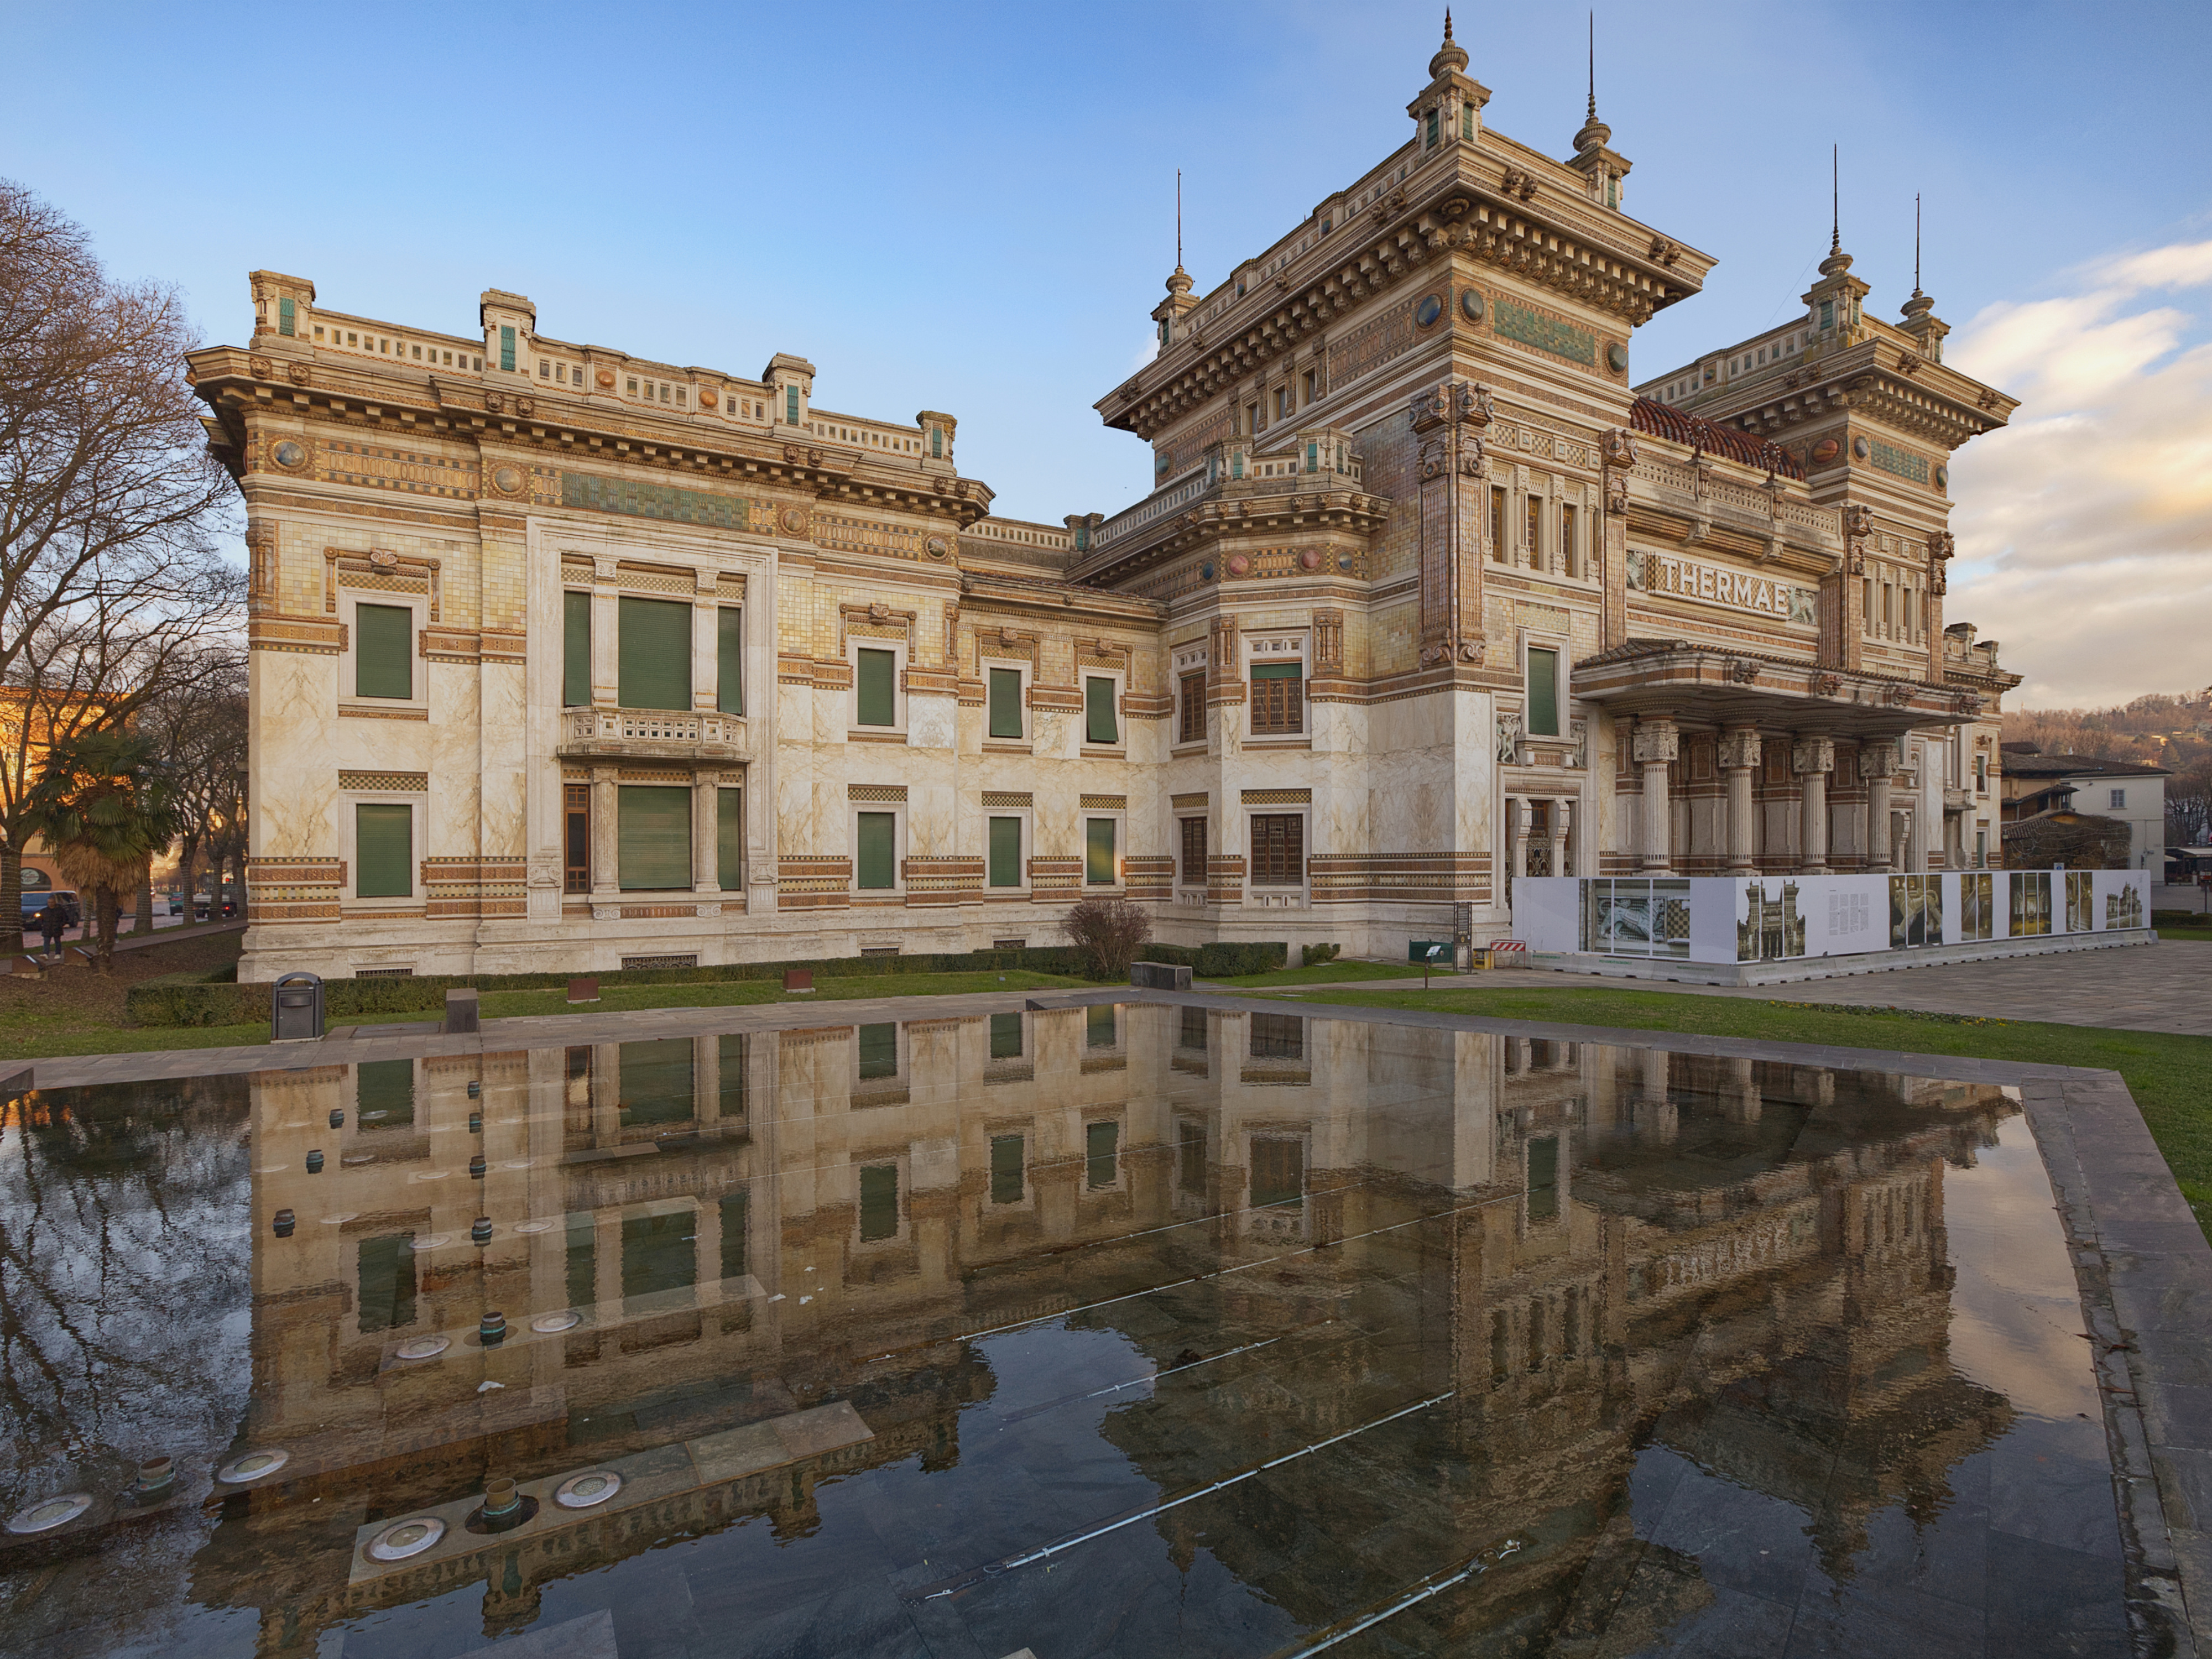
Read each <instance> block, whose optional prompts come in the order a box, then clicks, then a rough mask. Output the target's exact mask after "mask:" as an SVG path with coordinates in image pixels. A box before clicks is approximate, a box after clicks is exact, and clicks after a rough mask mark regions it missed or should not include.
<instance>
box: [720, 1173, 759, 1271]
mask: <svg viewBox="0 0 2212 1659" xmlns="http://www.w3.org/2000/svg"><path fill="white" fill-rule="evenodd" d="M751 1198H752V1194H750V1193H732V1194H729V1196H727V1197H726V1198H725V1199H723V1200H722V1277H723V1278H724V1279H743V1278H744V1276H745V1275H746V1274H747V1273H750V1272H751V1271H752V1270H751V1268H750V1267H748V1266H747V1265H746V1261H747V1258H748V1255H749V1254H750V1252H749V1251H748V1250H747V1249H746V1244H747V1240H746V1237H745V1223H746V1221H747V1220H748V1219H749V1218H750V1210H751V1208H752V1205H751V1202H750V1200H751Z"/></svg>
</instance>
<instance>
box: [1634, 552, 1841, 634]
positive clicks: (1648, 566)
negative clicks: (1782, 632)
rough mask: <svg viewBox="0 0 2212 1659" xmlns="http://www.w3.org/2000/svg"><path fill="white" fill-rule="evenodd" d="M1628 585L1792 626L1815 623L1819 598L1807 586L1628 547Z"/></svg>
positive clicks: (1639, 589)
mask: <svg viewBox="0 0 2212 1659" xmlns="http://www.w3.org/2000/svg"><path fill="white" fill-rule="evenodd" d="M1628 585H1629V586H1630V587H1631V588H1632V589H1633V590H1635V591H1636V592H1644V593H1664V594H1667V595H1668V596H1669V597H1671V598H1674V599H1702V600H1704V601H1705V603H1706V604H1707V605H1729V606H1733V607H1734V608H1735V609H1736V610H1739V611H1759V612H1762V613H1763V614H1765V615H1766V616H1769V617H1778V618H1780V619H1781V620H1782V621H1784V622H1793V623H1809V622H1812V621H1813V620H1814V605H1815V603H1816V601H1817V600H1818V599H1819V597H1820V596H1819V594H1818V593H1817V592H1815V591H1814V589H1812V588H1809V587H1796V586H1791V585H1790V583H1788V582H1778V581H1776V580H1773V579H1772V578H1771V577H1768V576H1760V575H1757V574H1753V572H1751V571H1748V570H1731V569H1729V568H1728V567H1727V566H1725V565H1717V564H1707V563H1705V562H1704V561H1703V560H1702V559H1685V558H1681V557H1680V556H1677V555H1675V554H1673V553H1639V552H1638V551H1636V550H1634V549H1633V548H1631V549H1630V550H1629V554H1628Z"/></svg>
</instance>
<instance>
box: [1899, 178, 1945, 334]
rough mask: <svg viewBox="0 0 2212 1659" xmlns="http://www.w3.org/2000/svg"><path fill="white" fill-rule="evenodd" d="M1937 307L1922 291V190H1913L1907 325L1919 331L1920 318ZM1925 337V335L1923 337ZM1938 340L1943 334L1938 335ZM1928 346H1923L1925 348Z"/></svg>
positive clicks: (1906, 304)
mask: <svg viewBox="0 0 2212 1659" xmlns="http://www.w3.org/2000/svg"><path fill="white" fill-rule="evenodd" d="M1935 309H1936V302H1935V301H1933V300H1931V299H1929V297H1928V296H1927V295H1925V294H1923V293H1922V292H1921V291H1920V192H1919V191H1913V192H1912V297H1911V299H1909V300H1907V301H1905V326H1906V327H1907V328H1910V329H1913V330H1914V331H1915V332H1916V333H1917V332H1918V331H1919V330H1918V328H1917V325H1918V323H1919V321H1920V319H1922V318H1923V317H1925V316H1926V315H1927V314H1928V313H1929V312H1931V311H1933V310H1935ZM1923 338H1924V336H1923ZM1936 338H1937V339H1938V340H1941V339H1942V335H1940V334H1939V335H1937V336H1936ZM1924 349H1926V348H1925V347H1924V346H1923V350H1924Z"/></svg>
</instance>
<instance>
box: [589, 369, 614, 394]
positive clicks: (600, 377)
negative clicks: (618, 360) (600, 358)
mask: <svg viewBox="0 0 2212 1659" xmlns="http://www.w3.org/2000/svg"><path fill="white" fill-rule="evenodd" d="M592 380H595V381H597V382H598V383H599V390H600V391H602V392H612V391H613V390H614V389H615V372H614V370H612V369H611V368H603V369H601V370H599V373H597V374H594V375H592Z"/></svg>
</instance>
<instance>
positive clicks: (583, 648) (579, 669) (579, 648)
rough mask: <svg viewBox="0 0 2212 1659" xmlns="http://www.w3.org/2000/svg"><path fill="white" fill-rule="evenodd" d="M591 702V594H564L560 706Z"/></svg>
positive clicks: (584, 705) (573, 706)
mask: <svg viewBox="0 0 2212 1659" xmlns="http://www.w3.org/2000/svg"><path fill="white" fill-rule="evenodd" d="M591 701H592V596H591V595H590V594H589V593H563V594H562V596H561V705H562V708H587V707H589V706H590V704H591Z"/></svg>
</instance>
